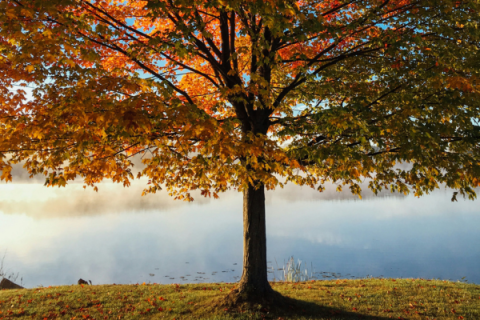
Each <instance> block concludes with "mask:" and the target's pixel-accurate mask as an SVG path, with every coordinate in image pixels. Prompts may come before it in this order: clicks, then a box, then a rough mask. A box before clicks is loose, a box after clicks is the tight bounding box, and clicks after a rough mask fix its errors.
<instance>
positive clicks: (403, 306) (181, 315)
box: [0, 278, 480, 320]
mask: <svg viewBox="0 0 480 320" xmlns="http://www.w3.org/2000/svg"><path fill="white" fill-rule="evenodd" d="M234 286H235V284H226V283H204V284H182V285H178V284H174V285H171V284H170V285H159V284H135V285H115V284H113V285H95V286H87V285H84V286H80V285H71V286H60V287H48V288H47V287H42V288H35V289H21V290H3V291H0V319H32V318H33V319H78V320H81V319H176V320H178V319H277V320H282V319H358V318H363V319H430V320H431V319H438V320H439V319H471V320H478V319H480V285H473V284H467V283H464V282H450V281H442V280H422V279H376V278H372V279H358V280H328V281H310V282H299V283H285V282H273V283H272V286H273V288H274V289H275V290H277V291H278V292H280V293H282V294H283V295H285V296H288V297H290V298H292V299H295V302H294V304H293V305H291V306H289V307H288V308H287V309H288V310H289V311H282V312H280V313H279V312H273V311H272V310H266V309H265V308H264V307H262V306H258V308H256V310H238V309H237V310H225V309H222V310H215V309H212V308H211V307H210V305H212V301H214V300H215V299H218V298H220V297H222V296H223V295H225V294H227V293H228V292H230V290H232V289H233V288H234Z"/></svg>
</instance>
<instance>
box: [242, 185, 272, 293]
mask: <svg viewBox="0 0 480 320" xmlns="http://www.w3.org/2000/svg"><path fill="white" fill-rule="evenodd" d="M265 221H266V219H265V186H264V185H263V184H257V187H255V186H252V185H249V187H248V188H247V189H246V190H244V192H243V273H242V278H241V279H240V282H239V287H238V294H239V296H240V299H241V300H244V301H255V300H263V299H265V298H268V296H270V295H271V294H272V293H273V289H272V288H271V286H270V284H269V283H268V278H267V235H266V223H265Z"/></svg>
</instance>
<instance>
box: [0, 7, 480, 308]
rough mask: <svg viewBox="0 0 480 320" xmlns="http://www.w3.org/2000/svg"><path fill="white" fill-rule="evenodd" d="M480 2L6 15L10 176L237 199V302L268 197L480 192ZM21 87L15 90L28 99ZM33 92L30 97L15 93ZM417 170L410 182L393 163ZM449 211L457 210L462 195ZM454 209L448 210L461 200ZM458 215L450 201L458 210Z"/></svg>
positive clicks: (250, 298) (250, 273)
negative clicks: (315, 192) (270, 192)
mask: <svg viewBox="0 0 480 320" xmlns="http://www.w3.org/2000/svg"><path fill="white" fill-rule="evenodd" d="M479 9H480V4H479V2H478V1H477V0H470V1H468V0H466V1H451V0H346V1H344V0H302V1H291V0H146V1H133V0H127V1H124V0H122V1H119V0H95V1H93V0H90V1H89V0H49V1H42V0H3V1H1V2H0V59H1V60H0V73H1V76H0V90H1V95H0V104H1V109H0V167H1V169H2V171H3V174H2V177H1V178H2V179H3V180H7V181H9V180H11V179H12V177H11V173H10V172H11V165H12V164H14V163H18V162H24V163H25V168H26V169H27V170H28V171H29V172H30V173H31V174H32V175H35V174H45V175H46V185H48V186H55V185H56V186H65V185H66V184H67V182H68V181H71V180H73V179H75V178H76V177H82V178H83V180H84V182H85V185H87V186H92V187H94V188H95V189H96V184H97V183H98V182H100V181H101V180H102V179H104V178H109V179H112V180H113V181H115V182H119V183H123V184H124V185H125V186H128V185H129V184H130V180H131V179H133V178H134V175H133V173H132V172H131V167H132V165H133V164H132V162H131V157H132V156H134V155H137V154H148V156H145V157H144V160H143V162H144V165H145V167H144V168H143V169H142V171H141V172H140V173H139V174H138V177H141V176H146V177H148V178H149V179H150V180H149V182H148V184H149V185H147V187H146V189H145V192H146V193H148V192H153V193H154V192H156V191H158V190H161V189H162V188H166V189H167V190H168V192H169V193H170V194H171V195H172V196H174V197H175V198H177V199H186V200H191V199H192V197H191V195H190V193H189V192H190V191H191V190H200V191H201V193H202V194H203V195H205V196H211V195H213V196H214V197H218V193H220V192H223V191H226V190H228V189H238V190H239V191H242V192H243V196H244V207H243V215H244V261H243V274H242V278H241V280H240V283H239V285H238V289H237V290H236V291H235V292H233V293H232V294H231V295H230V298H232V301H233V302H241V301H246V302H256V301H260V300H265V299H266V300H268V299H270V298H272V297H274V296H275V294H274V292H273V290H272V289H271V287H270V285H269V284H268V281H267V269H266V267H267V262H266V234H265V195H264V190H265V188H267V189H274V188H275V187H277V186H283V184H285V183H289V182H293V183H296V184H299V185H308V186H310V187H313V188H318V189H319V191H322V190H323V188H324V187H323V185H324V184H325V182H326V181H333V182H337V183H339V187H338V189H341V186H342V185H343V186H347V187H349V188H350V189H351V191H352V192H353V193H355V194H358V195H359V196H360V193H361V190H360V186H359V182H361V181H363V179H365V178H366V179H368V181H369V187H370V189H372V190H373V191H374V192H378V191H379V190H381V189H383V188H387V189H390V190H392V191H398V192H403V193H407V192H409V191H410V190H413V192H414V193H415V195H417V196H420V195H422V194H424V193H428V192H429V191H432V190H433V189H435V188H438V187H439V185H440V184H445V185H446V186H448V187H450V188H453V189H458V190H459V192H460V193H461V194H463V195H464V196H468V197H469V198H472V199H473V198H474V197H475V193H474V190H473V188H474V187H476V186H479V184H480V181H479V177H480V158H479V156H480V149H479V138H480V130H479V129H480V127H479V119H480V109H479V108H480V102H479V101H480V99H479V98H480V96H479V93H480V92H479V72H480V71H479V70H480V68H479V57H480V55H479V54H478V52H479V48H480V29H479V14H478V12H479ZM18 86H20V88H19V87H18ZM22 86H30V87H31V88H32V95H31V96H29V94H28V93H27V92H26V91H24V90H22V88H21V87H22ZM399 162H402V163H406V164H409V166H408V168H407V169H397V168H395V164H396V163H399ZM454 197H455V195H454ZM453 199H454V198H453ZM453 199H452V200H453Z"/></svg>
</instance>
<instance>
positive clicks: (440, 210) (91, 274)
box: [0, 181, 480, 287]
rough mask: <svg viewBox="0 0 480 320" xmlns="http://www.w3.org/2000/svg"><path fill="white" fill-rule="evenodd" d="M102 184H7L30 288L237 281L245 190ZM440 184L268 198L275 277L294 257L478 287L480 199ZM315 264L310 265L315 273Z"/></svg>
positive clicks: (324, 266)
mask: <svg viewBox="0 0 480 320" xmlns="http://www.w3.org/2000/svg"><path fill="white" fill-rule="evenodd" d="M144 186H145V181H137V182H135V183H134V184H133V185H132V186H131V187H130V188H123V187H122V186H120V185H115V184H112V183H103V184H101V185H100V186H99V189H100V190H99V192H98V193H96V192H94V191H92V190H91V189H86V190H84V189H83V188H82V185H81V184H76V183H73V184H72V185H69V186H67V188H62V189H58V188H55V189H52V188H46V187H44V186H43V185H42V184H41V183H38V182H36V181H33V182H32V183H27V182H26V181H20V182H19V183H14V184H5V183H1V184H0V258H1V257H2V256H3V254H4V253H6V254H5V260H4V268H5V269H6V270H7V271H10V272H18V273H19V274H20V276H22V277H23V284H24V285H25V286H26V287H37V286H42V285H43V286H49V285H68V284H73V283H76V282H77V280H78V279H79V278H83V279H87V280H92V282H93V283H94V284H104V283H142V282H147V283H148V282H151V283H163V284H165V283H191V282H221V281H224V282H234V281H237V280H238V279H239V277H240V276H241V264H242V241H243V240H242V235H243V231H242V195H241V194H240V193H238V192H233V191H232V192H228V193H225V194H222V195H221V197H220V199H218V200H214V199H209V198H203V197H201V196H198V195H197V196H196V198H195V201H194V202H192V203H186V202H181V201H174V200H173V199H171V198H169V197H168V195H167V194H166V192H161V193H157V194H154V195H147V196H144V197H141V190H142V189H143V187H144ZM451 196H452V191H451V190H445V189H440V190H438V191H436V192H434V193H433V194H430V195H427V196H425V197H422V198H420V199H418V198H415V197H414V196H413V195H408V196H403V195H402V196H400V195H398V194H397V195H395V194H390V193H388V192H387V193H381V194H380V196H378V197H376V196H374V195H373V194H372V193H371V192H369V191H365V196H364V199H363V200H358V199H357V198H356V197H354V196H352V195H350V194H349V193H347V192H342V193H337V192H335V191H334V188H327V191H326V192H324V193H322V194H320V193H318V192H316V191H314V190H311V189H309V188H305V187H297V186H287V187H286V188H285V189H280V190H276V191H269V192H267V255H268V257H267V258H268V261H269V267H270V273H269V276H270V278H271V279H272V280H273V279H274V278H275V279H281V278H282V277H283V271H281V270H278V269H280V268H282V266H283V265H284V263H285V262H286V261H287V259H288V258H289V257H291V256H294V258H295V261H297V260H298V259H300V260H302V262H303V263H304V264H303V265H304V266H305V262H306V265H307V267H308V272H309V274H311V275H313V276H314V277H316V278H318V279H331V278H333V277H340V278H351V277H367V276H374V277H405V278H440V279H451V280H459V279H461V278H462V277H466V279H467V280H468V281H469V282H473V283H480V272H479V270H480V269H479V265H480V245H479V244H480V210H479V207H478V201H469V200H464V199H463V198H462V197H458V202H451V201H450V199H451ZM312 266H313V268H312Z"/></svg>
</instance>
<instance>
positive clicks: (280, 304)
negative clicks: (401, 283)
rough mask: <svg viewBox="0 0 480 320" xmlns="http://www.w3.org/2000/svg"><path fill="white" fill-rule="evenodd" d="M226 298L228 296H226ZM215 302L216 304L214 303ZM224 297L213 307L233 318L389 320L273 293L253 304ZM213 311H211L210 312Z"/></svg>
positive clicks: (385, 317)
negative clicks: (232, 301) (233, 301)
mask: <svg viewBox="0 0 480 320" xmlns="http://www.w3.org/2000/svg"><path fill="white" fill-rule="evenodd" d="M227 297H228V296H227ZM215 301H216V302H215ZM229 302H231V301H229V300H228V299H225V297H222V298H219V299H218V298H217V299H216V300H214V303H213V306H214V309H216V310H217V311H223V310H224V311H226V312H227V313H229V314H230V315H232V316H234V318H236V317H239V318H243V317H242V316H243V315H245V312H248V313H250V314H252V313H253V314H254V315H255V318H257V319H273V320H282V319H287V318H288V319H370V320H373V319H375V320H383V319H385V320H386V319H391V318H389V317H388V315H387V316H375V315H369V314H366V313H363V312H358V311H356V310H355V309H354V308H353V307H352V310H345V309H340V308H335V307H330V306H327V305H322V304H319V303H315V302H310V301H304V300H297V299H294V298H290V297H287V296H283V295H281V294H279V293H278V292H275V294H274V295H273V297H272V299H268V300H263V301H262V302H260V301H258V303H257V302H255V303H253V304H252V303H242V302H239V303H238V302H237V303H233V304H232V303H229ZM211 311H213V310H211Z"/></svg>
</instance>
